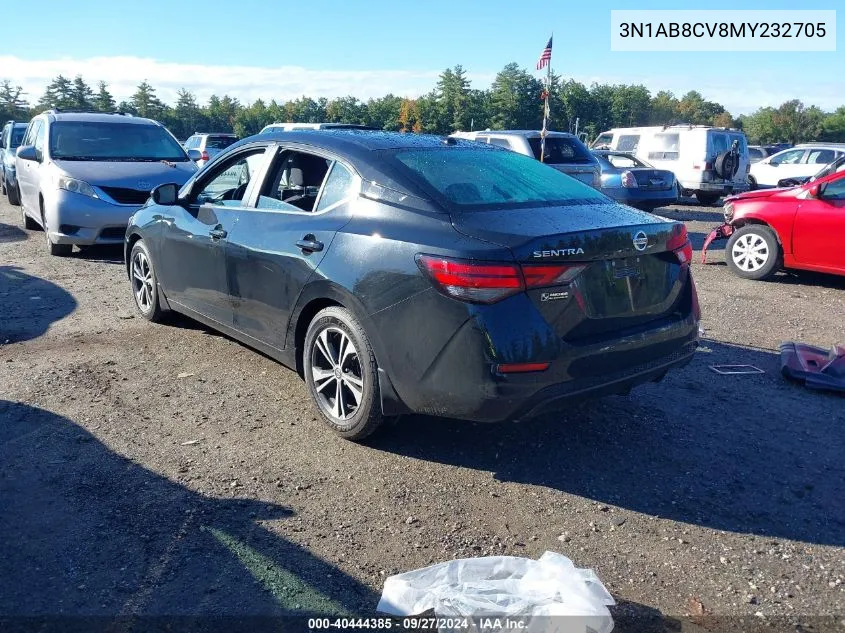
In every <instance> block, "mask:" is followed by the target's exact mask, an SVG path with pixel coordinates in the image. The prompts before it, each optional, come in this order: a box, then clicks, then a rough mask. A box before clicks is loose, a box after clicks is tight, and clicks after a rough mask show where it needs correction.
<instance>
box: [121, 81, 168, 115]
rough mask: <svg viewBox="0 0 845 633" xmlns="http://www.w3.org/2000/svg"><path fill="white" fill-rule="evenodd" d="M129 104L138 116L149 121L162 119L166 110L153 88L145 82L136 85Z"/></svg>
mask: <svg viewBox="0 0 845 633" xmlns="http://www.w3.org/2000/svg"><path fill="white" fill-rule="evenodd" d="M130 104H131V105H132V109H133V110H134V111H135V113H137V114H138V116H142V117H146V118H150V119H161V118H163V115H164V113H165V110H166V106H165V105H164V103H162V102H161V100H160V99H159V98H158V97H157V96H156V91H155V88H153V87H152V86H151V85H150V84H149V83H147V81H146V80H145V81H142V82H141V83H140V84H138V87H137V88H136V90H135V94H133V95H132V99H131V100H130Z"/></svg>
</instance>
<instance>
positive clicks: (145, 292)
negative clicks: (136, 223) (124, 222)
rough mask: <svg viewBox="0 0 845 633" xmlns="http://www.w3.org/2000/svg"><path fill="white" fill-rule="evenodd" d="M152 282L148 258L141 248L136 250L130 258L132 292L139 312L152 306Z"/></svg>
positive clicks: (150, 308)
mask: <svg viewBox="0 0 845 633" xmlns="http://www.w3.org/2000/svg"><path fill="white" fill-rule="evenodd" d="M154 283H155V282H154V280H153V270H152V267H151V266H150V260H149V259H148V258H147V255H146V253H144V252H143V251H142V250H138V251H136V252H135V256H134V257H133V258H132V293H133V294H134V295H135V301H136V302H137V303H138V307H139V308H140V309H141V312H144V313H145V314H146V313H147V312H149V311H150V310H152V307H153V297H154V295H153V292H154V288H153V284H154Z"/></svg>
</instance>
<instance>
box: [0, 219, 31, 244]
mask: <svg viewBox="0 0 845 633" xmlns="http://www.w3.org/2000/svg"><path fill="white" fill-rule="evenodd" d="M25 239H26V232H25V231H23V230H22V229H20V228H19V227H17V226H15V225H14V224H4V223H3V222H0V244H3V243H6V242H22V241H23V240H25Z"/></svg>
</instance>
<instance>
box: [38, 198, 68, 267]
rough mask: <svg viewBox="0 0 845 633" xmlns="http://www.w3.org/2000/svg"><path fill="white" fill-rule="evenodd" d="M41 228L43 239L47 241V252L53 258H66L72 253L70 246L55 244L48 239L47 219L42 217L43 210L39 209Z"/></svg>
mask: <svg viewBox="0 0 845 633" xmlns="http://www.w3.org/2000/svg"><path fill="white" fill-rule="evenodd" d="M41 226H42V227H43V228H44V238H45V240H46V241H47V252H48V253H50V255H53V256H55V257H67V256H68V255H70V254H71V253H72V252H73V246H72V245H71V244H55V243H54V242H53V240H51V239H50V231H49V229H48V228H47V218H46V217H45V216H44V208H43V207H42V208H41Z"/></svg>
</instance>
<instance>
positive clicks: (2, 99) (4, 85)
mask: <svg viewBox="0 0 845 633" xmlns="http://www.w3.org/2000/svg"><path fill="white" fill-rule="evenodd" d="M23 95H24V91H23V88H21V87H20V86H13V85H12V82H10V81H9V80H8V79H4V80H3V81H2V82H0V122H5V121H7V120H9V119H25V118H27V114H28V112H27V110H28V109H29V104H28V103H27V102H26V100H25V99H24V98H23Z"/></svg>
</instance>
